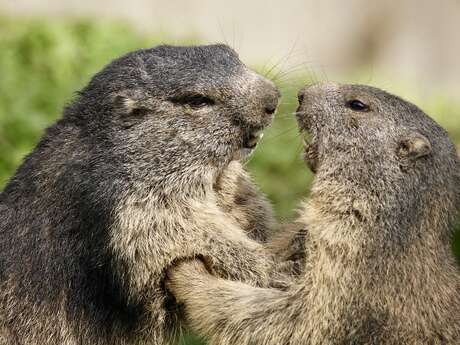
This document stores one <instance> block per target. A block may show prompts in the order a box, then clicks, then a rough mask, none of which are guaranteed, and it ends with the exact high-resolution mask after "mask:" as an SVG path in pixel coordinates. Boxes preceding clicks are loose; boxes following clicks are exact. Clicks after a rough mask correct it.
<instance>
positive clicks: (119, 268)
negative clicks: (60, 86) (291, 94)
mask: <svg viewBox="0 0 460 345" xmlns="http://www.w3.org/2000/svg"><path fill="white" fill-rule="evenodd" d="M278 98H279V92H278V90H277V89H276V88H275V87H274V85H273V84H272V83H271V82H269V81H267V80H266V79H264V78H263V77H261V76H259V75H257V74H256V73H254V72H252V71H251V70H249V69H248V68H247V67H245V66H244V65H243V64H242V63H241V61H240V60H239V58H238V56H237V54H236V53H235V52H234V51H233V50H232V49H230V48H229V47H227V46H224V45H211V46H194V47H172V46H159V47H156V48H153V49H146V50H140V51H136V52H133V53H130V54H127V55H126V56H123V57H121V58H119V59H117V60H115V61H113V62H112V63H111V64H109V65H108V66H107V67H105V68H104V69H103V70H102V71H101V72H100V73H98V74H96V76H94V78H93V79H92V80H91V82H90V83H89V85H88V86H87V87H85V88H84V89H83V90H82V91H81V92H80V93H79V95H78V97H77V98H76V100H75V101H74V102H72V103H71V104H70V105H69V106H68V107H67V108H66V109H65V111H64V116H63V118H62V119H61V120H59V121H58V122H57V123H56V124H55V125H53V126H52V127H50V128H49V129H48V130H47V132H46V134H45V135H44V137H43V138H42V140H41V141H40V143H39V144H38V146H37V147H36V149H35V150H34V151H33V153H32V154H30V155H29V156H28V157H27V159H26V160H25V162H24V163H23V164H22V166H21V167H20V168H19V169H18V171H17V173H16V174H15V176H14V177H13V178H12V179H11V181H10V182H9V183H8V185H7V186H6V188H5V190H4V191H3V192H2V193H1V194H0V342H1V344H2V345H4V344H8V345H13V344H14V345H17V344H24V345H31V344H37V345H38V344H39V345H51V344H53V345H54V344H56V345H57V344H59V345H62V344H68V345H73V344H100V345H109V344H110V345H114V344H147V343H148V344H163V343H166V342H168V341H173V340H174V338H175V334H176V333H178V332H177V330H178V324H177V322H176V321H177V316H176V314H175V313H174V310H175V309H174V308H175V306H174V304H173V301H172V300H168V298H167V293H166V291H165V289H164V285H163V279H164V276H165V271H166V268H167V267H168V266H169V265H171V264H172V263H173V261H175V260H177V259H180V258H187V257H188V258H191V257H195V256H203V257H206V258H207V260H208V264H210V265H211V266H212V268H213V269H214V270H215V271H216V272H218V273H219V274H221V275H223V276H225V277H228V278H232V279H240V280H243V281H248V282H251V283H252V284H260V285H264V284H266V283H267V280H268V277H267V275H268V273H267V272H268V270H269V269H270V266H271V263H270V262H269V260H267V257H266V255H265V251H264V249H262V248H261V245H260V243H259V242H257V241H255V240H252V239H250V238H249V237H248V236H246V233H248V234H249V235H250V236H252V237H253V238H260V239H265V238H266V235H265V234H264V233H263V231H262V230H261V228H264V227H267V228H268V227H271V226H272V216H271V214H270V208H269V206H268V205H267V204H266V202H265V199H263V198H260V197H259V195H258V193H257V192H256V189H255V187H251V189H250V191H249V192H248V193H243V195H244V199H245V202H246V203H248V204H251V205H253V207H254V208H253V209H251V210H250V212H247V213H246V214H244V212H242V211H241V212H240V213H238V216H235V214H228V213H226V210H225V207H227V208H228V209H229V210H232V209H233V208H232V207H231V206H229V203H230V204H231V200H235V198H236V197H238V195H239V194H241V191H243V192H244V190H245V186H246V187H247V186H250V185H251V182H250V180H249V179H248V177H247V176H246V175H245V174H244V171H243V170H242V168H241V166H240V165H239V163H238V161H239V160H240V159H242V158H243V157H244V156H245V155H247V154H248V153H249V152H250V151H251V150H252V149H253V148H254V147H255V145H256V143H257V139H258V137H259V133H260V131H261V130H262V129H264V128H265V127H266V126H267V125H268V124H269V123H270V122H271V120H272V118H273V114H274V112H275V110H276V107H277V104H278ZM230 163H231V166H229V164H230ZM227 169H230V170H231V171H230V172H229V171H227ZM231 172H235V173H237V174H238V176H232V179H234V180H232V181H226V176H227V175H231ZM226 174H227V175H226ZM240 184H241V186H240ZM240 187H241V188H240ZM232 195H233V196H235V197H232ZM228 198H230V199H228ZM239 205H241V202H240V203H239ZM256 205H258V206H256ZM224 206H225V207H224ZM257 212H260V214H258V213H257ZM230 213H231V212H230ZM242 214H243V215H242ZM254 217H255V218H256V219H254ZM261 222H262V223H261ZM261 224H266V225H261ZM240 225H241V226H240ZM267 231H268V230H267ZM169 306H171V307H172V308H171V310H169V309H168V307H169Z"/></svg>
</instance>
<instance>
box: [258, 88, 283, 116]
mask: <svg viewBox="0 0 460 345" xmlns="http://www.w3.org/2000/svg"><path fill="white" fill-rule="evenodd" d="M280 97H281V93H280V92H279V90H278V89H277V88H276V87H275V86H274V85H271V84H268V85H267V89H266V90H265V92H264V96H263V98H262V106H263V109H264V112H265V114H266V115H273V114H274V113H275V111H276V108H277V107H278V102H279V99H280Z"/></svg>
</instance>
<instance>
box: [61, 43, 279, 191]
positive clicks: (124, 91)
mask: <svg viewBox="0 0 460 345" xmlns="http://www.w3.org/2000/svg"><path fill="white" fill-rule="evenodd" d="M279 96H280V95H279V91H278V90H277V89H276V88H275V86H274V85H273V83H272V82H270V81H268V80H266V79H265V78H263V77H261V76H260V75H258V74H256V73H254V72H253V71H251V70H249V69H248V68H247V67H246V66H245V65H244V64H243V63H242V62H241V61H240V60H239V58H238V55H237V54H236V53H235V52H234V51H233V50H232V49H231V48H229V47H228V46H225V45H221V44H219V45H209V46H189V47H179V46H158V47H156V48H152V49H145V50H139V51H135V52H132V53H129V54H127V55H125V56H123V57H121V58H119V59H117V60H115V61H113V62H112V63H110V64H109V65H108V66H106V67H105V68H104V69H103V70H102V71H101V72H99V73H98V74H96V75H95V76H94V78H93V79H92V80H91V82H90V83H89V85H88V86H87V87H86V88H85V89H83V90H82V91H81V92H80V94H79V98H78V99H77V100H76V102H75V103H74V104H72V105H71V106H70V107H69V108H68V109H67V111H66V117H67V119H70V120H72V121H73V122H74V123H78V125H79V126H81V127H84V128H85V129H87V131H86V133H88V135H90V136H91V137H92V142H93V144H94V145H96V146H97V147H98V148H99V149H100V151H101V153H103V155H105V156H106V157H107V161H108V162H106V163H107V164H113V165H115V164H116V165H117V167H118V168H120V167H123V169H124V173H126V174H127V175H129V176H130V177H132V178H133V179H136V180H140V179H141V180H152V179H153V180H155V181H157V182H161V181H163V182H164V183H165V184H168V185H169V186H171V185H174V184H175V185H178V184H180V183H186V184H187V183H192V181H193V177H194V176H201V175H205V174H209V173H211V174H212V173H215V172H217V171H218V170H219V169H222V168H223V167H225V166H226V165H227V164H228V163H229V162H230V161H231V160H233V159H240V158H241V157H244V156H245V155H247V153H249V152H250V151H251V150H252V149H253V148H254V147H255V145H256V144H257V140H258V138H259V136H260V134H261V130H262V129H264V127H266V126H267V125H268V124H270V122H271V120H272V118H273V115H274V113H275V110H276V108H277V105H278V99H279ZM117 167H114V168H117Z"/></svg>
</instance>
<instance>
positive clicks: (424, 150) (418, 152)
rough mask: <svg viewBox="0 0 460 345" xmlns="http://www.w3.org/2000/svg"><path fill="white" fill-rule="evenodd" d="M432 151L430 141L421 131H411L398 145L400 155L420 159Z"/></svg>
mask: <svg viewBox="0 0 460 345" xmlns="http://www.w3.org/2000/svg"><path fill="white" fill-rule="evenodd" d="M430 153H431V143H430V141H429V140H428V139H427V138H426V137H425V136H423V135H422V134H420V133H416V132H413V133H409V134H408V135H406V136H404V137H403V138H402V139H401V140H400V142H399V145H398V149H397V154H398V155H399V156H400V157H407V158H410V159H414V160H416V159H419V158H421V157H424V156H427V155H429V154H430Z"/></svg>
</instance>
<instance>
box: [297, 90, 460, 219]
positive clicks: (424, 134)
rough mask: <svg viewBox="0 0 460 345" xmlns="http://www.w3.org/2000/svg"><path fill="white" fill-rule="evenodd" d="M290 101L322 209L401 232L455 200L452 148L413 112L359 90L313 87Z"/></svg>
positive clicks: (396, 99)
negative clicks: (321, 198)
mask: <svg viewBox="0 0 460 345" xmlns="http://www.w3.org/2000/svg"><path fill="white" fill-rule="evenodd" d="M298 96H299V107H298V109H297V113H296V115H297V120H298V124H299V127H300V130H301V132H302V133H303V134H307V138H306V140H305V161H306V162H307V164H308V165H309V166H310V167H311V169H312V171H313V172H316V175H317V176H316V180H317V181H318V183H316V186H317V187H316V188H315V187H314V188H313V192H315V191H316V192H318V189H321V191H320V192H319V193H317V194H318V195H327V197H325V198H326V199H327V203H330V205H331V206H330V210H334V211H336V212H337V214H338V215H340V216H341V217H342V216H343V217H348V216H350V217H352V218H353V219H354V221H357V222H363V221H364V222H365V221H369V222H376V221H381V222H386V223H388V222H390V221H391V220H392V219H393V220H395V221H397V222H399V224H398V225H397V226H402V227H407V226H409V225H410V224H412V223H414V222H415V221H417V217H421V214H422V212H428V210H429V209H430V207H431V209H436V207H437V205H440V204H441V202H440V201H441V199H442V200H443V203H444V204H445V203H446V200H449V202H447V203H448V204H449V205H451V204H454V203H455V199H456V198H458V181H459V180H458V176H460V174H459V164H458V158H457V155H456V152H455V148H454V146H453V144H452V143H451V141H450V140H449V138H448V136H447V133H446V132H445V131H444V130H443V129H442V128H441V127H440V126H439V125H437V124H436V123H435V122H434V121H433V120H432V119H431V118H430V117H428V116H427V115H426V114H425V113H423V111H421V110H420V109H419V108H417V107H416V106H414V105H413V104H411V103H409V102H406V101H404V100H402V99H401V98H399V97H397V96H393V95H391V94H389V93H387V92H385V91H382V90H379V89H376V88H373V87H369V86H364V85H340V84H331V83H329V84H319V85H313V86H308V87H305V88H304V89H302V90H300V92H299V95H298ZM446 191H448V192H446ZM456 193H457V196H456V195H455V194H456ZM416 215H418V216H416ZM393 225H395V224H393ZM395 227H396V225H395Z"/></svg>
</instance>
